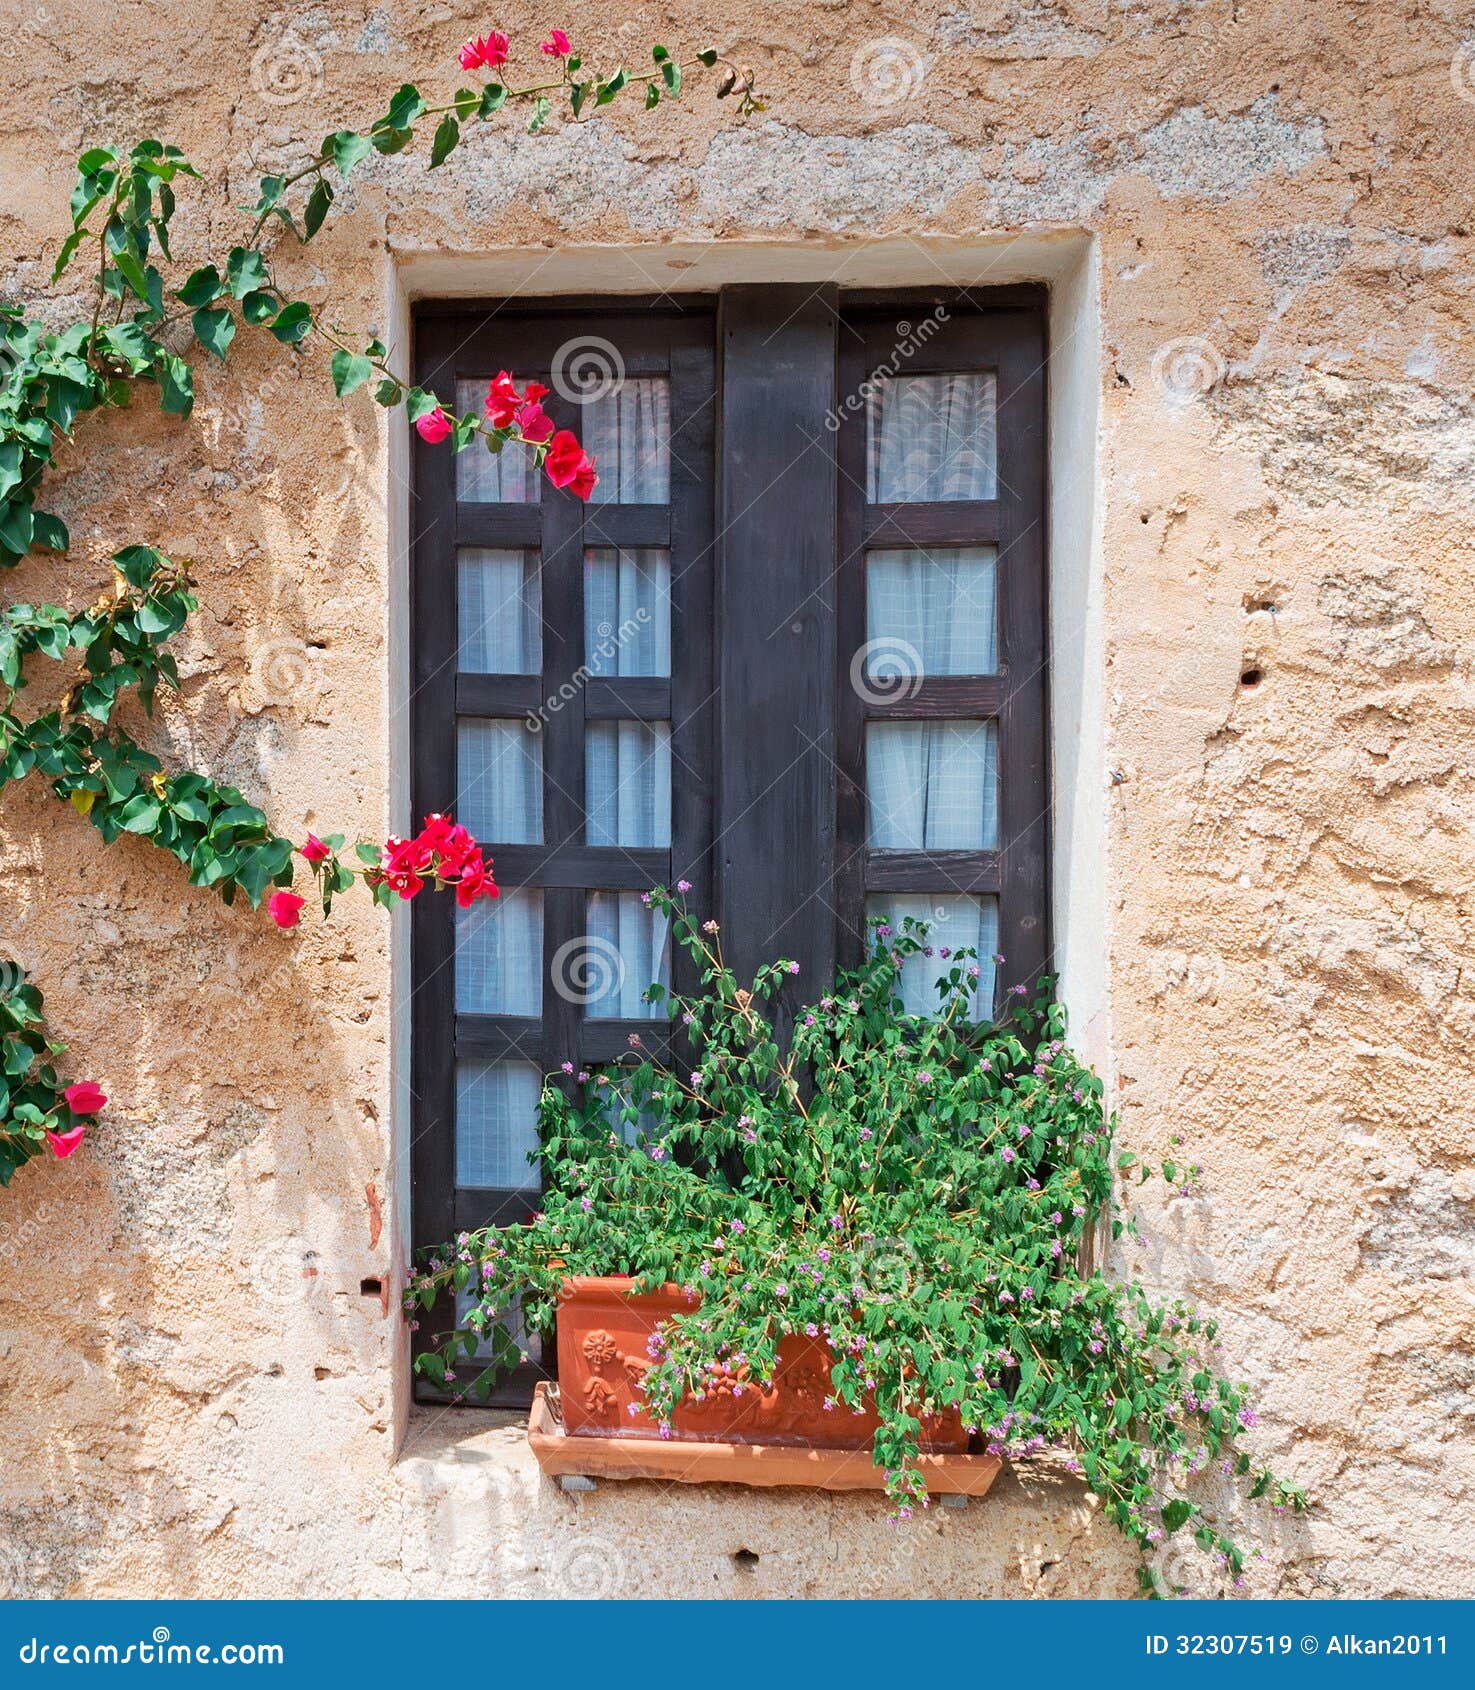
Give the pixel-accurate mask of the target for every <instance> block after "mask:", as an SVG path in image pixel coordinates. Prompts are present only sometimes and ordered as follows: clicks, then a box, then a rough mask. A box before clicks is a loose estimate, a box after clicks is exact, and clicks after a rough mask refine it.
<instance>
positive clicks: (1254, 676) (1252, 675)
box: [1239, 669, 1265, 687]
mask: <svg viewBox="0 0 1475 1690" xmlns="http://www.w3.org/2000/svg"><path fill="white" fill-rule="evenodd" d="M1264 679H1265V673H1264V671H1263V670H1261V669H1246V670H1245V671H1244V672H1243V673H1242V674H1241V675H1240V677H1239V684H1240V685H1241V686H1242V687H1257V686H1259V684H1260V682H1261V681H1263V680H1264Z"/></svg>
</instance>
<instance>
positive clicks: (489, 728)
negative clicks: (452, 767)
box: [456, 717, 543, 845]
mask: <svg viewBox="0 0 1475 1690" xmlns="http://www.w3.org/2000/svg"><path fill="white" fill-rule="evenodd" d="M456 768H457V773H456V820H457V821H458V822H460V823H461V825H462V826H463V827H467V828H470V830H471V832H472V833H474V834H475V835H476V838H477V839H478V840H479V841H480V842H481V843H483V844H486V845H492V844H497V845H535V844H537V843H539V842H540V841H541V840H542V837H543V742H542V739H541V738H540V737H539V736H538V735H537V734H535V733H530V732H529V731H528V729H527V727H526V726H525V725H524V724H523V723H522V722H506V721H492V720H487V719H485V718H482V717H469V718H466V719H464V720H462V721H460V722H457V724H456Z"/></svg>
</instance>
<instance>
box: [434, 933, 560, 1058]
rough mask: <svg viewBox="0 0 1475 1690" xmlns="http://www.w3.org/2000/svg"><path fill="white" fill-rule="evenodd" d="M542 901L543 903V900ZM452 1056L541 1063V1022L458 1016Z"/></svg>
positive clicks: (509, 1017)
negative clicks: (454, 1053) (454, 1050)
mask: <svg viewBox="0 0 1475 1690" xmlns="http://www.w3.org/2000/svg"><path fill="white" fill-rule="evenodd" d="M545 902H546V900H545ZM455 1036H456V1056H457V1058H458V1059H460V1058H467V1059H470V1060H473V1061H478V1062H532V1063H534V1064H536V1065H538V1066H539V1067H541V1066H542V1062H543V1050H544V1037H543V1021H542V1018H541V1017H538V1016H523V1015H458V1016H457V1017H456V1023H455Z"/></svg>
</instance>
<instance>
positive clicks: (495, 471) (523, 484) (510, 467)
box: [445, 376, 539, 505]
mask: <svg viewBox="0 0 1475 1690" xmlns="http://www.w3.org/2000/svg"><path fill="white" fill-rule="evenodd" d="M490 381H491V377H490V376H488V377H487V378H486V380H485V381H458V382H457V383H456V410H457V412H458V413H459V414H460V415H461V416H463V417H464V416H465V415H466V413H467V412H468V411H474V412H475V413H476V414H477V416H481V415H482V413H483V412H484V410H485V409H486V398H487V386H488V383H489V382H490ZM445 449H446V450H447V451H449V450H450V446H449V445H447V446H446V448H445ZM538 491H539V489H538V472H537V470H536V469H535V468H534V467H533V454H532V453H531V452H530V451H529V450H528V449H527V447H526V446H506V447H504V448H503V449H502V451H500V452H489V451H488V450H487V449H486V446H485V445H484V444H483V443H482V441H481V440H474V441H472V443H471V444H470V445H469V446H468V447H467V448H466V450H465V451H464V452H458V453H457V454H456V497H457V498H458V499H460V500H462V501H463V502H464V503H466V504H477V505H535V504H537V502H538Z"/></svg>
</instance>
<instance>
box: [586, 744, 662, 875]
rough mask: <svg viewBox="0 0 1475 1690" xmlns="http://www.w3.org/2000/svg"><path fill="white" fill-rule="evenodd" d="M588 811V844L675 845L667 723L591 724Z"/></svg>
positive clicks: (588, 753)
mask: <svg viewBox="0 0 1475 1690" xmlns="http://www.w3.org/2000/svg"><path fill="white" fill-rule="evenodd" d="M584 811H585V824H584V825H585V838H586V840H587V842H588V843H589V844H590V845H632V846H642V845H646V846H651V845H654V846H661V845H669V844H670V843H671V729H670V727H669V726H668V725H667V724H666V723H665V722H650V723H647V722H590V723H589V725H588V727H587V728H586V729H585V732H584Z"/></svg>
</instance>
